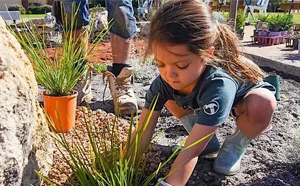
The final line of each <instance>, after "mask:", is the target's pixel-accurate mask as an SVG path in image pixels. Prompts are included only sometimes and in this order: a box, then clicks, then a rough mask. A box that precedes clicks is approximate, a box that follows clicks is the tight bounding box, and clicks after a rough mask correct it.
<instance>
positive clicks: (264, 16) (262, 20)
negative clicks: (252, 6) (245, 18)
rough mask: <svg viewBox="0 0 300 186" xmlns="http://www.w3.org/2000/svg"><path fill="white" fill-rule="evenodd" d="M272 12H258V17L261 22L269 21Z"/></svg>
mask: <svg viewBox="0 0 300 186" xmlns="http://www.w3.org/2000/svg"><path fill="white" fill-rule="evenodd" d="M269 15H270V14H258V15H257V16H256V19H257V20H258V21H261V22H267V21H268V19H269Z"/></svg>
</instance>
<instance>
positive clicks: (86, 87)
mask: <svg viewBox="0 0 300 186" xmlns="http://www.w3.org/2000/svg"><path fill="white" fill-rule="evenodd" d="M91 84H92V72H91V71H89V70H87V72H86V74H85V76H84V77H83V78H82V79H81V80H79V81H78V83H77V85H76V86H75V87H74V89H75V90H76V91H77V92H78V96H77V105H78V106H79V105H80V104H81V103H82V102H83V101H85V102H90V101H91V100H92V99H93V95H92V88H91V87H92V86H91Z"/></svg>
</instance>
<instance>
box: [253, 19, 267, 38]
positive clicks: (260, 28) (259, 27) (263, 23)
mask: <svg viewBox="0 0 300 186" xmlns="http://www.w3.org/2000/svg"><path fill="white" fill-rule="evenodd" d="M269 15H270V14H258V15H257V16H256V19H257V20H258V21H257V22H256V23H255V30H254V35H259V36H267V35H269V31H268V30H269V25H268V22H267V21H268V18H269Z"/></svg>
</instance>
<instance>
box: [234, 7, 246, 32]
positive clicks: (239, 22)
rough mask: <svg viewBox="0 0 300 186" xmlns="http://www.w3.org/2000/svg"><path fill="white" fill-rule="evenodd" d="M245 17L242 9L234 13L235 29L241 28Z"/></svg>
mask: <svg viewBox="0 0 300 186" xmlns="http://www.w3.org/2000/svg"><path fill="white" fill-rule="evenodd" d="M246 19H247V15H246V14H244V11H242V10H238V12H237V15H236V29H241V28H243V27H244V25H245V21H246Z"/></svg>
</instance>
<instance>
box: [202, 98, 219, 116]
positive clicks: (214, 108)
mask: <svg viewBox="0 0 300 186" xmlns="http://www.w3.org/2000/svg"><path fill="white" fill-rule="evenodd" d="M203 110H204V113H205V114H207V115H214V114H215V113H217V112H218V110H219V103H218V102H216V101H211V102H210V103H209V104H207V105H204V106H203Z"/></svg>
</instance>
